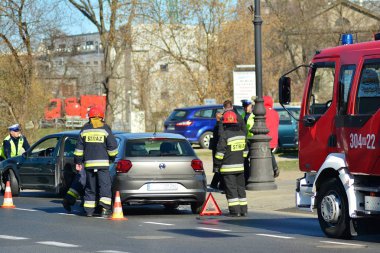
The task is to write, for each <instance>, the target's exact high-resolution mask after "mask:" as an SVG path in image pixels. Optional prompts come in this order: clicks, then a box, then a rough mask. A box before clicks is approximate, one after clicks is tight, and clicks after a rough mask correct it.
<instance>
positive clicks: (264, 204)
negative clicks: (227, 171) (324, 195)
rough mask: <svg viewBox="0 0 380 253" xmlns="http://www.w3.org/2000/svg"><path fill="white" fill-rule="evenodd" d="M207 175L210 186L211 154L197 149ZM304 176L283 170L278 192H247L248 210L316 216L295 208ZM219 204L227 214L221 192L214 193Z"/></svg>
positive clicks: (277, 182) (301, 173) (299, 172)
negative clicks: (297, 187) (298, 188)
mask: <svg viewBox="0 0 380 253" xmlns="http://www.w3.org/2000/svg"><path fill="white" fill-rule="evenodd" d="M196 152H197V154H198V155H200V159H201V160H202V161H203V165H204V168H205V171H206V175H207V182H208V184H210V182H211V180H212V177H213V173H212V160H211V153H210V154H209V153H208V151H204V150H199V149H196ZM302 176H303V172H301V171H299V170H297V169H295V170H287V171H284V170H281V168H280V176H279V177H278V178H276V179H275V183H276V185H277V190H268V191H247V199H248V210H249V211H262V212H273V211H275V212H287V213H297V215H298V214H305V215H315V213H309V212H304V211H299V210H297V209H296V208H295V188H296V179H297V178H300V177H302ZM212 194H213V196H214V198H215V200H216V202H217V204H218V205H219V207H220V209H221V210H222V211H223V212H227V209H228V208H227V200H226V196H225V195H224V194H221V193H219V192H212Z"/></svg>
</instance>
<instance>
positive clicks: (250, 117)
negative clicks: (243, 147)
mask: <svg viewBox="0 0 380 253" xmlns="http://www.w3.org/2000/svg"><path fill="white" fill-rule="evenodd" d="M241 103H242V106H243V109H244V113H243V115H242V117H243V119H244V123H245V126H246V133H247V146H248V150H250V148H249V147H250V142H249V141H248V138H251V137H252V136H253V133H252V132H251V131H250V130H251V129H252V127H253V124H254V123H255V115H254V114H253V113H252V106H253V105H252V101H251V100H249V99H243V100H241ZM250 172H251V166H250V161H249V155H248V156H247V157H246V158H245V159H244V179H245V184H247V183H248V179H249V176H250Z"/></svg>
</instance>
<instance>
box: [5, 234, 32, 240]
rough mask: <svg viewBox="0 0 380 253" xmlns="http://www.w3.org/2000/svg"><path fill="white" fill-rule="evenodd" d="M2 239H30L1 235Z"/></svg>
mask: <svg viewBox="0 0 380 253" xmlns="http://www.w3.org/2000/svg"><path fill="white" fill-rule="evenodd" d="M0 239H6V240H27V239H29V238H26V237H18V236H11V235H0Z"/></svg>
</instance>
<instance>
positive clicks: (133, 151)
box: [126, 138, 195, 157]
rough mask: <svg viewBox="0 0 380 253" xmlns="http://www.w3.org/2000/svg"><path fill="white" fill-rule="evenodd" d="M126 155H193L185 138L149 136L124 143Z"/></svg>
mask: <svg viewBox="0 0 380 253" xmlns="http://www.w3.org/2000/svg"><path fill="white" fill-rule="evenodd" d="M126 145H127V146H126V156H127V157H140V156H144V157H155V156H194V155H195V153H194V150H193V148H192V147H191V145H190V143H189V142H188V141H187V140H181V139H168V138H150V139H137V140H129V141H127V143H126Z"/></svg>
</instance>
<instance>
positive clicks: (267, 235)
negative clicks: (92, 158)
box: [256, 234, 294, 239]
mask: <svg viewBox="0 0 380 253" xmlns="http://www.w3.org/2000/svg"><path fill="white" fill-rule="evenodd" d="M256 235H258V236H266V237H274V238H280V239H294V237H290V236H282V235H271V234H256Z"/></svg>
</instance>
